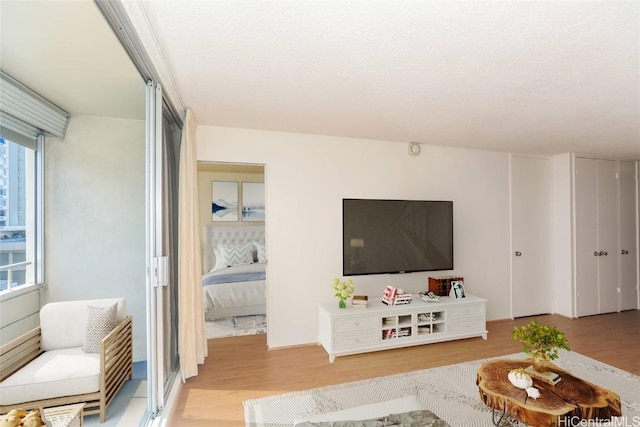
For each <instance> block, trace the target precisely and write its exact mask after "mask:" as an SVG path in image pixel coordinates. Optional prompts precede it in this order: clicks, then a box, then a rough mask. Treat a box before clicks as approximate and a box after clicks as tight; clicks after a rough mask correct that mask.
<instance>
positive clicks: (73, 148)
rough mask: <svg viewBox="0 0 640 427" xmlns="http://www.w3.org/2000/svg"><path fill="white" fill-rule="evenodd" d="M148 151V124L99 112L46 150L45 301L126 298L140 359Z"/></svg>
mask: <svg viewBox="0 0 640 427" xmlns="http://www.w3.org/2000/svg"><path fill="white" fill-rule="evenodd" d="M144 156H145V124H144V121H133V120H120V119H104V118H96V117H83V116H79V117H73V118H72V119H71V121H70V123H69V128H68V130H67V134H66V136H65V139H64V140H55V139H51V140H48V141H47V145H46V148H45V260H46V264H45V282H46V285H47V286H48V294H49V295H48V300H49V301H61V300H76V299H89V298H106V297H124V298H126V300H127V309H128V311H129V313H130V314H132V315H133V326H134V331H133V332H134V360H136V361H137V360H145V359H146V347H147V343H146V320H145V319H146V297H145V157H144ZM45 302H46V301H45Z"/></svg>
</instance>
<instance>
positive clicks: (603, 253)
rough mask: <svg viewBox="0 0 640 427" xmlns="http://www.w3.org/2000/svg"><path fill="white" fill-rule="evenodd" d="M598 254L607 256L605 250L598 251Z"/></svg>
mask: <svg viewBox="0 0 640 427" xmlns="http://www.w3.org/2000/svg"><path fill="white" fill-rule="evenodd" d="M598 255H599V256H607V255H609V254H608V253H607V252H605V251H600V252H598Z"/></svg>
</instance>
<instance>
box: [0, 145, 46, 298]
mask: <svg viewBox="0 0 640 427" xmlns="http://www.w3.org/2000/svg"><path fill="white" fill-rule="evenodd" d="M0 147H4V148H5V150H4V152H3V153H2V154H0V157H1V158H2V159H3V160H4V162H2V163H0V170H1V171H2V172H0V176H3V177H4V179H2V180H0V206H1V207H2V208H1V209H0V292H6V291H11V290H12V289H13V288H15V287H17V286H22V285H25V284H35V283H36V282H37V275H36V272H37V271H38V265H37V262H36V259H37V258H38V257H36V248H37V247H38V246H39V245H38V242H39V241H40V237H39V236H40V234H39V233H40V231H41V230H39V229H38V227H37V221H36V218H38V217H39V216H40V212H38V210H37V208H38V207H37V206H36V182H38V181H39V178H38V176H39V175H40V171H39V170H38V165H37V162H36V158H37V151H36V150H37V148H36V149H35V150H34V149H32V148H29V147H26V146H24V145H21V144H18V143H14V142H12V141H10V140H8V139H5V138H2V137H0Z"/></svg>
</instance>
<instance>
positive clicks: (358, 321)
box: [333, 316, 377, 334]
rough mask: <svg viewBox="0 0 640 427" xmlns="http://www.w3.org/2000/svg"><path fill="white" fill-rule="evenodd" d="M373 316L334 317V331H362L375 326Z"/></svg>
mask: <svg viewBox="0 0 640 427" xmlns="http://www.w3.org/2000/svg"><path fill="white" fill-rule="evenodd" d="M376 319H377V318H376V317H375V316H358V317H349V318H346V319H335V320H334V321H333V330H334V333H337V334H339V333H342V332H350V331H364V330H367V329H373V328H375V327H376Z"/></svg>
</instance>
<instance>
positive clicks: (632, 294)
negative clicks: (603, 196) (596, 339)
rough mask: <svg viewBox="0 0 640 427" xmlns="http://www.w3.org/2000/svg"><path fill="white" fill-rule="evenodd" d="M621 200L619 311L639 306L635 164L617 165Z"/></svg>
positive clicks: (623, 163) (624, 163)
mask: <svg viewBox="0 0 640 427" xmlns="http://www.w3.org/2000/svg"><path fill="white" fill-rule="evenodd" d="M618 174H619V179H618V200H619V209H620V212H619V224H620V231H619V232H620V247H619V251H618V253H619V254H620V310H632V309H636V308H639V307H638V290H637V288H636V286H637V280H638V266H637V264H636V259H637V256H638V253H637V246H636V245H637V241H638V229H637V228H636V215H637V212H636V206H637V199H636V165H635V163H634V162H620V163H619V165H618Z"/></svg>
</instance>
